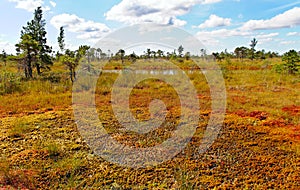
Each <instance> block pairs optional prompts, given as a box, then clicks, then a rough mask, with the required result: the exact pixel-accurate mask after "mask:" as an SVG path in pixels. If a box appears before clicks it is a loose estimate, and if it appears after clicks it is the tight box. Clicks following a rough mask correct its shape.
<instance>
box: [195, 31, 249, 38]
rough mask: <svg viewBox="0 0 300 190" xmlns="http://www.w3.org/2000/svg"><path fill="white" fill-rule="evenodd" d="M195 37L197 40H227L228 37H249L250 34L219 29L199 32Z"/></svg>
mask: <svg viewBox="0 0 300 190" xmlns="http://www.w3.org/2000/svg"><path fill="white" fill-rule="evenodd" d="M196 35H197V36H198V37H199V38H201V37H210V38H228V37H234V36H250V35H251V33H250V32H247V31H239V30H228V29H219V30H213V31H200V32H198V33H197V34H196Z"/></svg>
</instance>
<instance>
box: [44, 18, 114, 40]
mask: <svg viewBox="0 0 300 190" xmlns="http://www.w3.org/2000/svg"><path fill="white" fill-rule="evenodd" d="M50 23H51V24H52V25H53V26H54V27H55V28H56V29H59V28H60V27H61V26H63V27H64V28H65V29H66V30H68V31H70V32H73V33H79V35H78V36H77V37H78V38H80V39H98V38H101V37H102V36H103V35H104V34H106V33H108V32H110V29H109V28H108V27H107V26H106V25H105V24H102V23H97V22H94V21H87V20H85V19H83V18H80V17H78V16H77V15H74V14H72V15H71V14H60V15H56V16H54V17H52V19H51V20H50Z"/></svg>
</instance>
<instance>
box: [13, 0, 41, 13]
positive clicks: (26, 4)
mask: <svg viewBox="0 0 300 190" xmlns="http://www.w3.org/2000/svg"><path fill="white" fill-rule="evenodd" d="M8 1H9V2H13V3H17V5H16V8H18V9H24V10H26V11H28V12H33V11H34V10H35V9H36V8H37V7H40V6H42V5H43V4H44V1H43V0H8Z"/></svg>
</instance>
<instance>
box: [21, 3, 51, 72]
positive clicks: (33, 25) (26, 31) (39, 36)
mask: <svg viewBox="0 0 300 190" xmlns="http://www.w3.org/2000/svg"><path fill="white" fill-rule="evenodd" d="M45 26H46V22H45V20H44V19H43V11H42V8H41V7H38V8H37V9H36V10H35V11H34V18H33V19H32V20H31V21H30V22H27V26H25V27H23V30H22V32H21V38H22V36H23V35H29V36H30V37H31V38H32V40H35V41H36V42H38V47H37V49H36V51H35V52H36V55H35V56H36V60H35V62H34V66H35V67H36V70H37V73H38V75H40V74H41V69H49V66H50V65H52V64H53V63H52V60H51V57H50V53H51V52H52V48H51V47H50V46H48V45H47V38H46V34H47V32H46V29H45Z"/></svg>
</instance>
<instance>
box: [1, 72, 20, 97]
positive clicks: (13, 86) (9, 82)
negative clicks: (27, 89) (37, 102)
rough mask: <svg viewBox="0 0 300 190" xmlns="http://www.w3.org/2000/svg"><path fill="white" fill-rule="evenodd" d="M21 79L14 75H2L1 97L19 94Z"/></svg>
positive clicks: (7, 73)
mask: <svg viewBox="0 0 300 190" xmlns="http://www.w3.org/2000/svg"><path fill="white" fill-rule="evenodd" d="M21 79H22V78H21V76H19V75H17V74H14V73H9V72H2V73H0V95H3V94H12V93H14V92H19V91H20V90H21Z"/></svg>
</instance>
